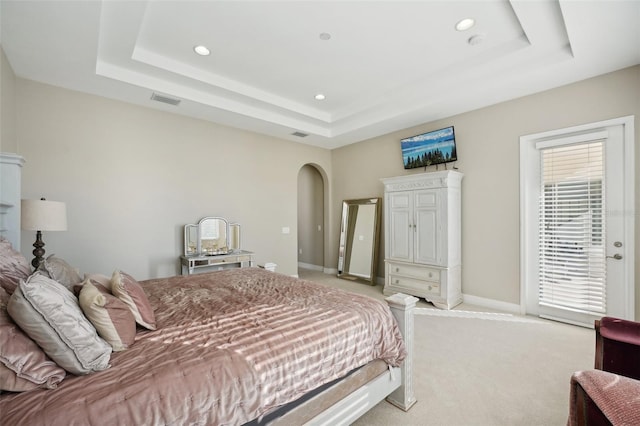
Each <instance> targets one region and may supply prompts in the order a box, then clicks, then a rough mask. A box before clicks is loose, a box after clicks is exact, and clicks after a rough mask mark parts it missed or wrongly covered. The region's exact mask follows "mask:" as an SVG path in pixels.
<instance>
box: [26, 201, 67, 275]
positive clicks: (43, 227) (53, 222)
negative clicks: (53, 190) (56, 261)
mask: <svg viewBox="0 0 640 426" xmlns="http://www.w3.org/2000/svg"><path fill="white" fill-rule="evenodd" d="M20 225H21V228H22V229H24V230H26V231H37V232H36V242H35V243H33V246H34V247H35V249H34V250H33V255H34V256H35V257H34V258H33V260H32V261H31V265H32V266H33V267H34V268H35V269H38V266H40V264H41V263H42V261H43V260H44V248H43V247H44V242H43V241H42V231H66V230H67V206H66V204H65V203H63V202H61V201H47V200H45V199H44V198H41V199H39V200H22V203H21V214H20Z"/></svg>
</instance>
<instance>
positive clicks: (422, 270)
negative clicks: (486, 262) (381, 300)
mask: <svg viewBox="0 0 640 426" xmlns="http://www.w3.org/2000/svg"><path fill="white" fill-rule="evenodd" d="M462 177H463V174H462V173H459V172H457V171H454V170H445V171H440V172H432V173H420V174H413V175H407V176H398V177H391V178H384V179H382V183H383V184H384V211H385V215H384V236H385V284H384V294H393V293H398V292H400V293H406V294H411V295H413V296H417V297H423V298H425V299H426V300H427V301H429V302H431V303H433V304H434V305H435V306H437V307H439V308H442V309H451V308H453V307H454V306H456V305H457V304H459V303H461V302H462V284H461V267H462V260H461V184H462Z"/></svg>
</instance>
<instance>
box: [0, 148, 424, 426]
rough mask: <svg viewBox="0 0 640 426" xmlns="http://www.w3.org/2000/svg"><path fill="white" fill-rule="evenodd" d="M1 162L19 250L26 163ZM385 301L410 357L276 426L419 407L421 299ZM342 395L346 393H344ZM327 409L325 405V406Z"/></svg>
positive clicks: (5, 205)
mask: <svg viewBox="0 0 640 426" xmlns="http://www.w3.org/2000/svg"><path fill="white" fill-rule="evenodd" d="M0 160H1V161H0V172H2V177H3V179H2V186H3V188H5V187H8V186H11V187H12V188H13V187H15V190H14V191H5V192H7V194H3V197H5V198H6V197H7V196H9V195H10V196H11V199H4V198H3V199H2V200H0V207H2V211H1V212H0V213H3V214H0V216H3V219H5V220H3V221H0V225H4V226H1V227H0V228H3V229H2V231H3V234H6V235H5V237H8V239H9V240H10V241H12V243H13V245H14V247H20V245H19V244H20V238H19V236H20V231H19V230H20V224H19V217H20V215H19V205H20V192H21V191H20V174H21V173H20V172H21V170H20V168H21V167H20V166H22V164H23V163H24V159H22V157H19V156H16V155H13V154H6V153H3V154H2V155H0ZM12 166H13V167H12ZM16 166H17V167H16ZM7 209H8V210H12V213H15V214H16V215H17V216H16V219H15V220H11V221H7V220H6V217H5V216H6V214H7V213H8V212H7V211H5V210H7ZM2 222H4V223H2ZM6 222H9V223H6ZM385 300H386V301H387V303H388V305H389V307H390V309H391V312H392V313H393V316H394V317H395V319H396V321H397V323H398V327H399V328H400V332H401V333H402V336H403V338H404V342H405V347H406V350H407V357H406V358H405V360H404V362H403V364H402V366H401V367H399V368H398V367H389V369H388V370H385V371H384V372H383V373H382V374H379V375H377V376H376V377H374V378H373V379H372V380H370V381H368V382H367V383H365V384H364V385H363V386H361V387H358V388H357V389H355V390H354V391H353V392H351V393H349V394H348V395H347V396H345V397H344V398H342V399H340V400H339V401H338V402H336V403H334V404H333V405H331V406H329V407H328V408H326V409H321V411H319V412H318V408H317V407H321V406H322V404H314V402H317V401H318V399H320V398H322V397H323V396H326V395H327V394H330V393H332V392H334V395H335V392H338V393H339V392H341V390H340V389H338V388H339V386H340V382H338V383H336V384H334V385H332V386H329V387H328V388H327V389H325V390H324V391H322V392H320V393H319V394H317V395H316V396H314V397H312V398H310V399H308V400H307V401H305V402H303V403H302V404H300V405H298V406H297V407H296V408H295V409H294V410H292V411H291V412H289V413H286V414H285V415H283V416H282V417H279V418H278V419H276V420H274V422H273V423H274V424H277V423H282V424H287V419H288V418H289V419H291V418H292V417H290V416H294V417H295V416H296V414H295V413H294V411H295V412H297V413H300V412H305V416H308V417H312V418H311V419H310V420H309V421H308V422H307V423H306V424H309V425H327V426H329V425H330V426H335V425H349V424H351V423H353V422H354V421H355V420H356V419H358V418H359V417H360V416H362V415H363V414H364V413H365V412H367V411H368V410H370V409H371V408H373V407H374V406H375V405H376V404H378V403H379V402H380V401H382V400H383V399H385V398H386V399H387V401H388V402H390V403H391V404H393V405H395V406H396V407H398V408H401V409H402V410H404V411H407V410H409V409H410V408H411V407H412V406H413V404H415V403H416V398H415V397H414V393H413V382H412V374H413V311H414V308H415V305H416V302H417V301H418V299H417V298H415V297H413V296H409V295H406V294H402V293H397V294H394V295H392V296H389V297H387V298H386V299H385ZM342 392H344V390H342ZM324 405H326V403H325V404H324ZM314 411H315V412H314ZM316 413H317V414H316Z"/></svg>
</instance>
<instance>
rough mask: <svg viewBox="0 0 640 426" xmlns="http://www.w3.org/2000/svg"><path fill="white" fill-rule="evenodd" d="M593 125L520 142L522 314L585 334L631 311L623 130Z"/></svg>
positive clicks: (629, 151) (629, 150) (628, 183)
mask: <svg viewBox="0 0 640 426" xmlns="http://www.w3.org/2000/svg"><path fill="white" fill-rule="evenodd" d="M597 124H599V125H597V126H594V127H592V128H588V129H581V130H578V131H576V129H567V131H565V132H562V131H559V132H556V133H555V134H551V135H544V136H542V137H540V135H538V137H536V138H534V139H532V140H531V139H530V140H528V141H527V143H528V147H527V148H528V149H529V150H530V152H531V153H532V154H533V155H534V157H535V159H536V160H537V161H531V162H530V163H529V166H535V167H537V168H538V170H537V173H536V172H535V171H533V170H529V171H528V172H527V176H529V177H530V178H531V177H534V176H535V182H534V184H535V186H534V184H532V183H531V182H530V183H529V186H528V187H527V188H528V189H525V190H526V191H528V194H526V195H527V196H528V200H529V203H528V208H529V209H533V208H535V210H536V212H535V214H528V215H525V216H527V217H526V219H527V220H526V221H525V227H528V228H529V235H525V237H527V238H525V239H526V240H527V244H528V247H526V248H528V249H529V250H528V254H527V257H528V259H525V261H524V263H525V267H526V268H528V269H529V271H528V272H527V274H528V277H525V282H526V287H527V288H525V289H524V291H525V294H526V298H527V300H526V302H525V303H526V307H527V309H526V310H527V313H535V314H537V315H539V316H541V317H546V318H551V319H557V320H561V321H566V322H570V323H575V324H581V325H587V326H590V325H592V324H593V321H594V319H599V318H601V317H603V316H605V315H608V316H616V317H620V318H630V319H633V308H634V300H633V299H634V298H633V287H634V284H633V253H634V249H633V244H634V237H633V214H632V212H631V211H630V210H629V206H631V209H633V204H629V201H630V200H628V198H629V197H631V198H632V199H633V192H632V191H631V192H630V193H629V189H630V188H631V189H633V173H631V174H629V173H628V172H629V170H628V169H629V168H631V169H632V170H633V167H632V166H633V165H632V163H631V164H629V161H628V160H629V159H628V158H627V156H630V157H633V145H632V144H631V146H629V144H628V143H625V139H626V138H628V137H629V132H628V130H629V129H625V124H624V123H623V124H617V123H609V124H606V123H597ZM632 126H633V122H632V121H631V127H632ZM534 136H535V135H534ZM630 137H631V138H632V137H633V136H632V133H631V136H630ZM626 142H629V141H626ZM521 143H522V142H521ZM632 170H631V171H632ZM629 176H630V178H629ZM629 216H630V217H629ZM525 234H526V231H525ZM526 248H525V249H526ZM534 256H535V259H533V257H534ZM531 269H534V270H531ZM629 274H630V275H629Z"/></svg>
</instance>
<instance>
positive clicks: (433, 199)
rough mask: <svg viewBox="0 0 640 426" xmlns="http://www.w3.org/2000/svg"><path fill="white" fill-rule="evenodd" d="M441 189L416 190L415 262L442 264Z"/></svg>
mask: <svg viewBox="0 0 640 426" xmlns="http://www.w3.org/2000/svg"><path fill="white" fill-rule="evenodd" d="M439 196H440V190H438V189H429V190H420V191H415V195H414V210H415V221H416V223H415V225H416V226H415V227H414V232H415V251H414V260H413V261H414V262H415V263H424V264H427V265H440V264H441V263H442V259H441V257H442V256H441V249H440V244H441V243H440V239H441V238H440V235H439V234H440V232H441V230H440V229H439V225H440V217H439V216H440V213H439V208H438V206H439Z"/></svg>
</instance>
